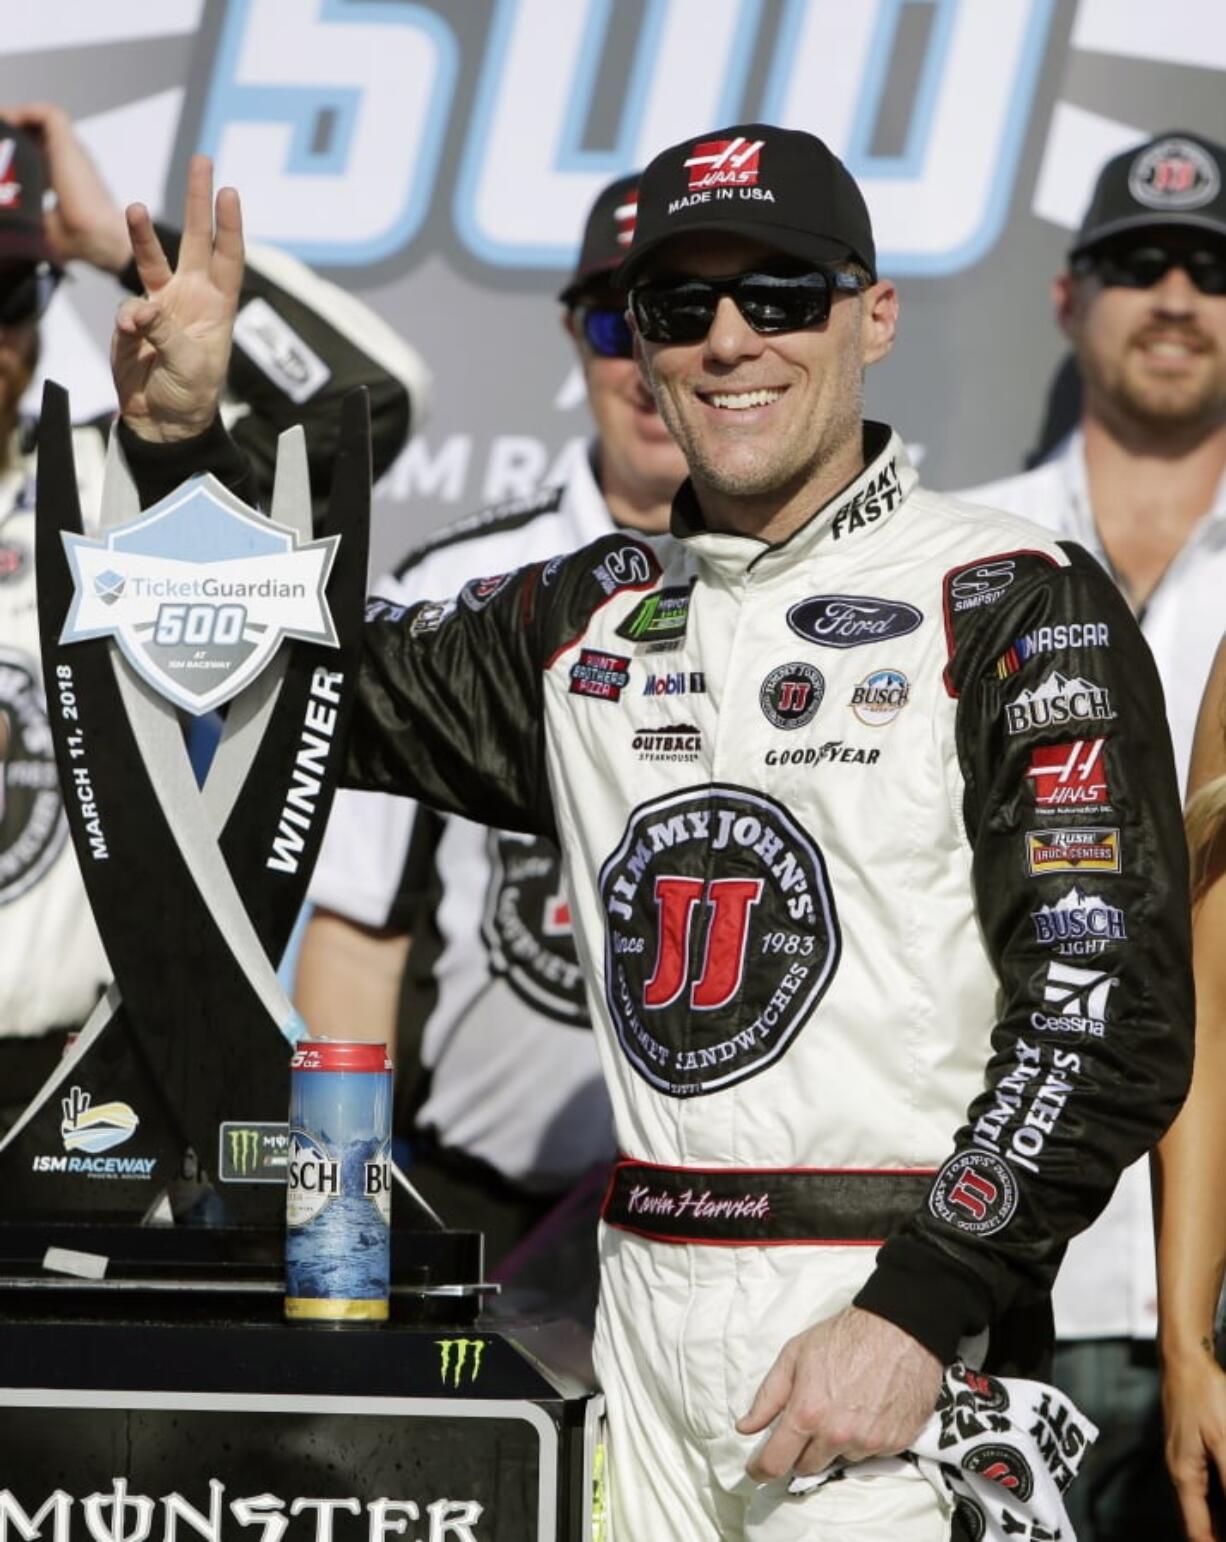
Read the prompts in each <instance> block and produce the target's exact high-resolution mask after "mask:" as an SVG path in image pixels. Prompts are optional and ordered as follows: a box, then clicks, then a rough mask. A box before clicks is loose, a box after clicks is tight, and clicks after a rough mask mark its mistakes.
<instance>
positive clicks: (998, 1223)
mask: <svg viewBox="0 0 1226 1542" xmlns="http://www.w3.org/2000/svg"><path fill="white" fill-rule="evenodd" d="M928 1207H929V1209H930V1210H931V1211H932V1213H933V1215H935V1216H936V1217H937V1218H938V1219H939V1220H942V1221H945V1222H946V1223H947V1224H948V1225H950V1226H956V1227H957V1228H958V1229H959V1231H969V1232H973V1233H974V1234H975V1235H976V1236H979V1237H989V1236H991V1235H992V1233H993V1232H997V1231H1000V1229H1001V1228H1002V1227H1003V1226H1007V1225H1008V1224H1009V1222H1010V1220H1011V1219H1012V1218H1013V1212H1014V1211H1015V1210H1016V1209H1017V1181H1016V1180H1015V1178H1014V1176H1013V1174H1012V1173H1011V1172H1010V1171H1009V1167H1008V1164H1007V1163H1006V1162H1004V1161H1003V1160H1002V1159H1001V1158H1000V1157H998V1156H993V1155H992V1153H991V1152H990V1151H962V1152H959V1153H958V1155H957V1156H954V1157H950V1159H949V1161H948V1162H946V1164H945V1166H944V1167H943V1168H942V1169H941V1171H940V1172H939V1173H938V1174H937V1177H936V1180H935V1182H934V1183H933V1185H932V1193H931V1195H930V1196H929V1199H928Z"/></svg>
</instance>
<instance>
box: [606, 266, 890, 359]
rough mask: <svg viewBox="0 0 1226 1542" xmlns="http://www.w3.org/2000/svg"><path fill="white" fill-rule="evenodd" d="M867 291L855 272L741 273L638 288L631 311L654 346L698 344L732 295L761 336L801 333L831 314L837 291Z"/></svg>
mask: <svg viewBox="0 0 1226 1542" xmlns="http://www.w3.org/2000/svg"><path fill="white" fill-rule="evenodd" d="M863 288H864V281H863V280H862V279H860V278H858V277H857V276H856V275H855V274H854V273H844V272H841V271H840V270H838V269H837V268H810V269H808V270H807V271H806V272H804V273H787V274H780V273H738V274H736V275H734V276H733V277H732V278H674V279H669V278H659V279H651V280H649V281H648V282H647V283H644V284H636V285H635V287H634V288H633V289H632V290H631V292H630V308H631V309H632V310H633V312H634V319H635V321H636V322H637V323H638V329H639V331H640V332H641V333H642V335H643V336H644V337H645V338H646V339H647V341H648V342H650V343H696V342H698V341H700V340H701V339H702V338H704V337H705V336H706V335H707V333H708V332H709V331H710V330H711V323H712V322H713V321H714V320H715V312H716V309H717V308H718V306H719V302H720V298H721V296H723V295H729V296H731V298H732V301H733V303H734V304H735V306H736V308H737V310H739V311H740V313H741V315H742V316H744V318H745V320H746V321H747V322H748V323H749V325H750V326H751V327H752V328H753V329H754V331H755V332H761V333H763V334H764V335H766V336H771V335H773V334H774V333H777V332H800V331H803V330H804V328H805V327H817V326H820V325H821V324H822V322H823V321H825V320H826V318H827V317H828V316H829V315H830V306H831V304H832V303H833V300H834V294H835V291H836V290H838V289H845V290H849V291H855V290H859V289H863Z"/></svg>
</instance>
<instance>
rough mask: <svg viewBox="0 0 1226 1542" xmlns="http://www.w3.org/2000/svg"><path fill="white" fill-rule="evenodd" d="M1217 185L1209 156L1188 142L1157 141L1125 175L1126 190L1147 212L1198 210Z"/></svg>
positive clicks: (1215, 173) (1219, 178) (1210, 198)
mask: <svg viewBox="0 0 1226 1542" xmlns="http://www.w3.org/2000/svg"><path fill="white" fill-rule="evenodd" d="M1221 185H1222V179H1221V176H1220V175H1219V173H1218V168H1217V165H1216V163H1215V162H1214V160H1213V157H1212V156H1211V155H1209V154H1208V153H1207V152H1206V151H1205V150H1202V149H1201V147H1200V145H1198V144H1196V143H1195V142H1194V141H1193V140H1191V139H1161V140H1159V141H1158V143H1157V144H1156V145H1152V146H1151V147H1150V148H1149V149H1148V150H1146V151H1144V152H1143V154H1141V155H1138V156H1137V158H1136V160H1135V161H1134V162H1133V163H1132V169H1131V170H1130V171H1129V173H1128V191H1129V192H1130V193H1131V194H1132V196H1133V197H1134V198H1135V199H1136V201H1137V202H1138V203H1143V204H1145V205H1146V207H1147V208H1150V209H1199V208H1201V207H1202V205H1204V204H1207V203H1211V202H1212V201H1213V199H1215V198H1216V197H1217V195H1218V189H1219V188H1220V187H1221Z"/></svg>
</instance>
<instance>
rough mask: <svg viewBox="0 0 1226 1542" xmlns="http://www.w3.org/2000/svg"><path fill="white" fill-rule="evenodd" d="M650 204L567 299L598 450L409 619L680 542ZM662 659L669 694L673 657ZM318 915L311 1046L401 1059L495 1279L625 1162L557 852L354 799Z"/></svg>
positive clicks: (563, 1288) (449, 1217) (577, 1297)
mask: <svg viewBox="0 0 1226 1542" xmlns="http://www.w3.org/2000/svg"><path fill="white" fill-rule="evenodd" d="M637 194H638V177H637V175H633V176H627V177H619V178H617V179H616V181H614V182H611V183H610V184H609V185H608V186H607V187H605V188H603V189H602V191H601V192H600V194H599V195H598V197H597V198H596V199H595V201H594V203H593V204H592V207H591V210H590V212H589V214H588V218H587V222H586V225H585V228H584V235H583V241H582V245H581V247H580V251H579V256H578V260H577V263H576V266H575V270H574V272H573V273H572V274H571V275H570V277H569V279H568V282H567V284H566V286H565V288H564V289H563V290H562V292H561V293H560V294H559V296H558V299H559V300H560V301H561V303H562V306H563V310H562V316H561V319H562V324H563V326H564V328H565V329H566V331H567V333H568V335H569V337H570V339H571V341H572V342H573V343H574V345H575V349H576V352H577V354H578V359H579V364H580V367H581V369H582V371H583V383H584V387H585V390H586V395H587V402H588V406H589V409H590V411H591V415H592V421H593V424H594V426H595V430H596V433H595V437H594V438H593V439H592V441H591V444H590V445H589V447H588V455H587V456H586V457H585V459H584V460H583V461H582V462H580V463H579V464H578V465H577V466H575V467H574V469H573V471H572V473H571V475H570V476H569V477H568V479H567V480H566V482H565V483H564V484H563V485H559V486H549V487H542V488H540V489H538V490H537V492H536V493H534V494H530V495H529V496H527V497H519V498H515V499H512V500H510V501H509V502H505V503H500V504H496V505H494V506H493V507H492V508H488V509H483V510H482V511H480V512H479V513H478V514H476V515H470V516H469V517H467V518H465V519H462V520H460V521H458V522H457V523H456V524H453V525H450V526H448V527H446V528H445V529H443V530H440V531H436V532H434V533H433V534H432V535H431V536H430V537H429V539H428V540H426V541H424V542H423V543H422V544H421V545H419V546H418V547H417V548H416V549H415V550H413V551H411V552H409V553H408V555H407V556H406V557H405V558H404V560H403V561H402V562H401V564H400V566H399V567H398V568H397V570H396V572H395V573H394V574H392V575H389V576H387V577H384V578H382V579H380V580H379V582H378V584H377V585H376V587H375V592H376V593H378V594H380V595H382V596H383V597H384V598H386V599H389V600H393V601H394V602H395V603H397V604H399V605H411V604H413V603H414V602H415V601H418V600H439V599H447V598H448V597H450V596H451V595H453V594H455V593H457V592H458V591H459V590H460V589H461V588H462V587H463V586H464V585H465V584H467V583H468V582H469V581H470V580H475V579H480V578H482V577H484V576H485V575H487V574H490V573H497V572H503V571H506V570H508V569H510V568H515V567H519V566H521V565H522V564H523V563H525V562H528V561H531V560H533V559H541V560H548V559H549V558H550V557H553V556H556V555H557V554H558V553H559V552H566V551H572V550H574V549H575V548H576V547H580V546H583V545H585V544H586V543H587V542H589V541H594V540H597V539H599V537H601V536H603V535H607V534H608V533H609V532H610V531H612V530H613V529H615V528H618V527H620V528H622V529H625V530H632V531H634V530H637V531H643V532H646V533H648V534H652V533H660V532H662V531H663V530H665V529H666V528H667V525H668V513H669V506H670V504H671V502H672V497H673V494H674V493H675V492H676V490H677V487H678V486H679V485H680V483H681V481H682V479H683V478H684V476H685V462H684V460H683V459H682V457H681V451H680V450H679V449H678V448H677V445H676V443H675V442H674V440H673V439H672V437H671V435H670V434H669V432H668V430H667V429H666V428H665V427H664V425H663V423H662V421H661V419H660V415H659V413H658V412H657V411H656V406H655V402H654V401H653V399H652V396H651V393H650V392H649V391H648V390H647V387H646V386H645V385H644V383H643V380H642V377H641V376H640V374H639V371H638V368H637V366H636V365H635V362H634V359H633V357H632V353H633V348H632V339H631V335H630V328H629V326H628V324H627V322H626V301H625V296H624V295H621V294H619V293H617V292H616V291H615V290H614V288H613V283H612V275H613V272H614V270H615V269H616V268H617V266H618V264H619V263H620V262H621V260H622V258H623V257H624V256H625V254H626V250H627V248H628V247H629V244H630V240H631V237H632V235H633V232H634V212H635V207H636V199H637ZM667 640H668V639H667V638H666V639H665V641H666V642H667ZM659 658H660V669H659V675H660V677H661V678H664V677H665V676H666V675H667V673H668V664H667V660H668V654H667V653H666V652H665V653H662V654H660V655H659ZM311 899H312V901H313V902H314V904H315V909H314V911H313V913H312V915H311V918H310V920H309V922H308V924H307V928H306V934H305V937H304V940H303V945H302V951H301V953H300V954H299V960H298V970H297V980H296V988H295V992H294V999H295V1004H296V1005H297V1007H298V1010H299V1011H300V1012H301V1013H302V1016H303V1018H304V1019H305V1020H306V1022H307V1023H308V1025H309V1026H310V1029H311V1031H312V1032H313V1033H316V1034H322V1035H325V1036H333V1037H338V1038H348V1037H352V1036H354V1035H355V1034H360V1035H361V1036H362V1037H364V1038H385V1039H386V1040H387V1041H388V1043H389V1045H390V1046H392V1047H393V1048H394V1050H395V1052H396V1055H397V1062H398V1064H397V1070H398V1073H399V1074H398V1078H397V1085H396V1121H395V1128H396V1132H397V1134H398V1135H403V1136H406V1137H408V1138H410V1139H411V1140H412V1145H413V1154H412V1162H413V1182H414V1184H415V1186H416V1187H417V1188H418V1190H419V1191H420V1192H421V1193H422V1194H423V1195H424V1196H425V1197H426V1199H427V1200H429V1202H430V1203H431V1204H432V1205H434V1206H435V1207H436V1208H437V1209H438V1211H439V1213H440V1214H441V1215H442V1217H443V1218H444V1219H445V1220H446V1221H447V1223H448V1225H451V1226H456V1227H464V1228H468V1227H471V1228H474V1229H476V1230H480V1231H482V1232H483V1233H484V1235H485V1259H486V1266H487V1268H491V1269H493V1270H495V1271H497V1269H498V1265H499V1264H500V1263H501V1261H502V1260H503V1258H504V1257H505V1256H506V1255H507V1254H508V1253H509V1252H510V1251H511V1249H512V1248H515V1247H516V1245H517V1244H518V1243H519V1242H520V1240H521V1239H522V1238H523V1237H524V1235H525V1234H526V1233H527V1232H528V1231H529V1230H530V1229H531V1228H532V1227H533V1226H535V1224H536V1223H537V1222H538V1221H540V1220H541V1219H542V1218H543V1217H544V1216H545V1215H546V1213H547V1212H548V1211H549V1210H550V1209H551V1208H552V1207H553V1206H554V1205H556V1204H558V1203H559V1202H560V1201H561V1200H562V1199H563V1198H564V1196H566V1195H567V1194H568V1192H570V1193H571V1201H570V1203H569V1204H568V1206H567V1210H566V1212H565V1213H566V1214H567V1215H570V1214H572V1212H573V1211H574V1209H575V1201H576V1197H575V1195H574V1193H573V1186H574V1185H575V1184H577V1183H579V1182H580V1180H582V1179H583V1178H584V1176H585V1175H591V1177H592V1178H593V1179H595V1178H596V1177H597V1174H596V1172H594V1169H598V1168H599V1167H600V1166H601V1165H603V1164H606V1163H607V1162H608V1161H609V1160H610V1159H611V1157H612V1155H613V1134H612V1126H611V1119H610V1114H609V1105H608V1098H607V1096H606V1094H605V1091H604V1086H603V1084H602V1082H601V1077H600V1066H599V1063H598V1061H597V1058H596V1045H595V1040H594V1037H593V1035H592V1032H591V1022H590V1019H589V1016H588V1011H587V1003H586V1001H585V999H584V989H583V976H582V972H581V970H580V968H579V963H578V960H577V958H576V956H575V945H574V939H573V937H572V935H571V928H570V922H569V919H568V913H569V907H568V906H567V904H566V897H565V891H564V888H563V883H562V875H561V860H560V856H559V853H558V849H557V847H556V845H554V844H553V843H552V842H551V841H548V840H545V839H543V838H539V837H532V836H526V835H522V834H511V833H508V832H505V831H500V832H491V831H488V830H486V829H484V828H483V827H482V826H480V825H476V824H473V823H472V822H471V821H469V820H467V819H459V818H452V819H444V818H442V817H441V816H440V815H438V814H436V813H435V812H434V811H433V810H432V809H428V808H425V807H421V806H419V805H417V804H414V803H412V802H410V801H409V800H408V799H406V798H393V797H388V796H387V795H385V794H379V793H363V792H350V791H346V790H342V791H341V792H339V793H338V794H337V798H336V802H335V804H334V806H333V810H332V815H331V818H330V820H329V823H328V833H327V837H326V838H325V840H324V844H323V848H322V850H321V852H320V857H319V861H318V863H317V864H316V868H315V873H314V876H313V878H312V880H311ZM543 1064H547V1065H548V1066H549V1067H550V1075H549V1078H548V1080H547V1081H543V1080H542V1078H541V1076H540V1069H539V1068H540V1066H541V1065H543ZM580 1213H581V1214H583V1215H585V1216H587V1215H589V1214H593V1213H594V1204H593V1205H592V1206H589V1207H588V1208H587V1209H586V1210H583V1209H582V1208H580ZM551 1234H552V1228H551ZM567 1235H568V1236H569V1237H571V1238H572V1239H573V1244H572V1245H571V1246H569V1247H568V1256H569V1255H570V1254H571V1253H573V1254H575V1255H580V1254H582V1255H583V1259H582V1265H581V1267H579V1268H578V1269H577V1270H576V1271H573V1272H575V1273H577V1274H578V1275H580V1276H581V1280H582V1284H581V1285H580V1287H579V1289H578V1290H574V1289H572V1286H574V1285H576V1284H579V1282H577V1281H572V1280H571V1279H569V1278H568V1277H565V1275H564V1274H563V1273H562V1272H560V1271H559V1267H558V1263H557V1260H556V1258H551V1259H550V1261H549V1265H548V1280H547V1282H545V1281H541V1282H539V1283H542V1284H544V1283H547V1285H548V1294H549V1297H550V1299H551V1301H557V1300H559V1299H562V1298H565V1299H566V1300H567V1301H568V1302H571V1303H573V1308H574V1309H576V1310H582V1309H583V1303H584V1302H585V1300H586V1296H587V1291H586V1284H587V1280H588V1277H589V1276H590V1275H592V1274H594V1265H595V1236H594V1219H593V1221H592V1224H591V1225H586V1224H584V1225H577V1226H574V1227H572V1228H571V1229H570V1230H569V1231H568V1233H567ZM554 1240H555V1241H556V1238H555V1239H554ZM584 1243H586V1247H585V1246H584V1245H583V1244H584ZM518 1256H519V1258H520V1259H521V1260H522V1258H523V1254H522V1253H521V1254H519V1255H518ZM542 1272H544V1271H542ZM498 1277H499V1276H498V1274H497V1272H495V1274H494V1278H498ZM519 1283H520V1284H523V1277H522V1275H521V1276H520V1277H519Z"/></svg>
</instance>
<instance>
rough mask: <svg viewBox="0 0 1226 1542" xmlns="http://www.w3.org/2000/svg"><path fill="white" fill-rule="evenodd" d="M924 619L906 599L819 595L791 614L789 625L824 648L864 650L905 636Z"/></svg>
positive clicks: (794, 609)
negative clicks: (877, 643)
mask: <svg viewBox="0 0 1226 1542" xmlns="http://www.w3.org/2000/svg"><path fill="white" fill-rule="evenodd" d="M923 619H924V615H923V612H922V611H919V610H916V608H915V606H914V605H908V604H907V603H906V602H905V601H904V600H877V599H873V598H872V597H871V596H869V595H866V594H815V595H814V596H813V597H812V599H808V600H801V601H800V603H799V604H798V605H793V606H792V608H791V610H789V611H788V625H789V626H790V627H791V628H792V630H793V631H794V632H795V633H796V635H797V637H803V638H804V639H805V641H806V642H811V643H817V645H818V646H819V647H821V648H860V647H863V646H864V645H865V644H866V643H875V642H885V641H887V640H888V639H889V638H891V637H905V636H906V635H907V633H908V632H914V631H915V629H916V628H917V627H918V626H919V625H920V623H921V622H922V621H923Z"/></svg>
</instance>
